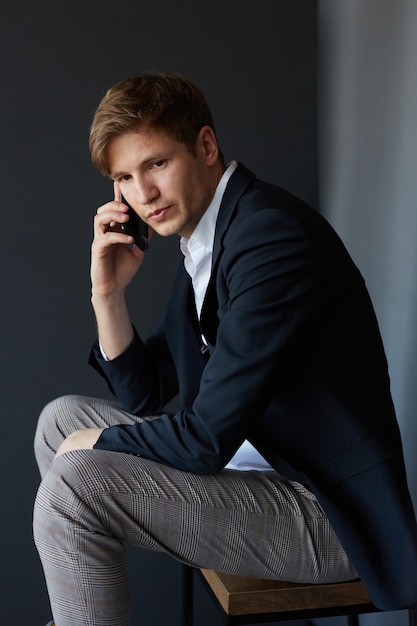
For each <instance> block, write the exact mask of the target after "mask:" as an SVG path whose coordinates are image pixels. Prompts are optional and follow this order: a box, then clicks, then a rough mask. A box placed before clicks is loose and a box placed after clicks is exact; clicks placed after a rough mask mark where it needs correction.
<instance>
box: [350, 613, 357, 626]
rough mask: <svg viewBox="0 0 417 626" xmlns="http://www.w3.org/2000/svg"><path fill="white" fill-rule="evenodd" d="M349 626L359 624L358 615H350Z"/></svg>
mask: <svg viewBox="0 0 417 626" xmlns="http://www.w3.org/2000/svg"><path fill="white" fill-rule="evenodd" d="M347 619H348V626H359V618H358V616H357V615H348V616H347Z"/></svg>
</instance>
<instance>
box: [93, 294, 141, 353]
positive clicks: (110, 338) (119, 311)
mask: <svg viewBox="0 0 417 626" xmlns="http://www.w3.org/2000/svg"><path fill="white" fill-rule="evenodd" d="M91 303H92V305H93V309H94V313H95V316H96V322H97V330H98V337H99V341H100V345H101V347H102V349H103V350H104V352H105V354H106V356H107V358H108V359H109V360H112V359H115V358H116V357H118V356H119V355H120V354H122V353H123V352H124V351H125V350H126V349H127V348H128V347H129V345H130V344H131V343H132V341H133V337H134V331H133V328H132V323H131V320H130V315H129V311H128V308H127V303H126V299H125V294H124V290H120V291H118V292H117V293H112V294H111V295H107V296H103V295H101V294H97V293H95V292H94V290H93V293H92V297H91Z"/></svg>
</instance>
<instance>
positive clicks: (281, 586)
mask: <svg viewBox="0 0 417 626" xmlns="http://www.w3.org/2000/svg"><path fill="white" fill-rule="evenodd" d="M201 573H202V575H203V576H204V578H205V580H206V581H207V583H208V585H209V586H210V589H211V591H212V592H213V593H214V595H215V597H216V598H217V600H218V602H219V604H220V606H221V607H222V608H223V611H224V612H225V613H226V614H227V615H254V614H258V613H284V612H285V613H287V612H292V611H307V610H310V611H313V610H314V609H318V610H320V611H322V610H323V609H334V608H335V607H340V608H343V610H344V609H347V608H349V607H352V606H354V607H355V610H356V608H357V607H358V606H361V607H363V608H364V609H365V608H369V609H372V610H376V608H375V607H374V605H373V604H372V602H371V600H370V598H369V595H368V592H367V591H366V588H365V585H364V584H363V583H362V582H361V581H359V580H355V581H353V582H347V583H335V584H326V585H300V584H295V583H288V582H280V581H276V580H261V579H257V578H243V577H240V576H230V575H228V574H220V573H217V572H213V570H206V569H202V570H201Z"/></svg>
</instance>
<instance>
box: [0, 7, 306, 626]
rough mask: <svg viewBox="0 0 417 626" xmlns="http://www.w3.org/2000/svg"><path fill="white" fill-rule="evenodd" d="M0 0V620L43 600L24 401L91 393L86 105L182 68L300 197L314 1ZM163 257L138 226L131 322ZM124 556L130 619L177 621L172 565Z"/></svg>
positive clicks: (145, 316) (99, 198)
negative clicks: (132, 79)
mask: <svg viewBox="0 0 417 626" xmlns="http://www.w3.org/2000/svg"><path fill="white" fill-rule="evenodd" d="M3 4H4V6H2V11H1V13H2V15H1V20H0V79H1V97H0V107H1V111H0V124H1V135H0V137H1V144H0V145H1V172H2V175H1V191H0V195H1V207H2V210H1V216H2V217H1V228H0V250H1V260H2V276H1V288H2V306H1V309H0V315H1V320H0V332H1V350H2V353H1V367H2V374H1V377H0V385H1V419H2V437H1V441H0V463H1V468H0V481H1V482H0V488H1V494H2V505H1V507H2V509H1V516H0V529H1V531H0V537H1V539H2V551H1V557H2V558H1V563H2V566H1V567H2V577H1V578H2V583H1V587H0V620H1V623H4V624H6V623H19V624H33V625H35V624H40V625H42V624H44V623H45V622H46V621H47V619H48V618H49V608H48V600H47V595H46V590H45V586H44V580H43V574H42V571H41V568H40V565H39V562H38V558H37V554H36V552H35V549H34V547H33V543H32V531H31V516H32V504H33V499H34V495H35V491H36V488H37V485H38V474H37V469H36V466H35V461H34V458H33V452H32V440H33V433H34V429H35V425H36V420H37V416H38V414H39V411H40V410H41V408H42V406H43V405H44V404H45V403H46V402H48V401H49V400H51V399H52V398H54V397H56V396H58V395H61V394H64V393H83V394H92V395H107V392H106V389H105V388H104V385H103V383H102V382H101V381H100V380H99V379H98V377H97V376H96V375H95V373H94V372H92V371H90V370H89V368H88V366H87V364H86V357H87V354H88V351H89V346H90V343H91V340H92V339H93V336H94V320H93V316H92V313H91V309H90V302H89V298H90V294H89V288H90V286H89V247H90V242H91V237H92V216H93V214H94V212H95V209H96V207H97V206H98V205H99V204H101V203H102V202H103V201H105V200H107V199H109V198H110V197H111V186H110V184H109V182H108V181H105V180H104V179H102V177H101V176H100V175H99V174H97V173H96V172H95V171H94V170H93V168H92V166H91V165H90V162H89V155H88V150H87V134H88V127H89V123H90V120H91V115H92V112H93V111H94V108H95V107H96V105H97V103H98V100H99V98H100V97H101V95H102V94H103V93H104V91H105V90H106V89H107V87H109V86H110V85H111V84H112V83H114V82H116V81H117V80H120V79H121V78H124V77H125V76H126V75H128V74H130V73H132V72H136V71H140V70H144V69H148V68H150V67H153V68H158V69H169V70H175V71H179V72H182V73H184V74H186V75H188V76H189V77H190V78H192V79H194V80H195V81H196V82H197V83H198V84H199V85H200V86H201V87H202V88H203V90H204V91H205V93H206V95H207V97H208V99H209V101H210V102H211V103H212V107H213V111H214V114H215V117H216V119H217V130H218V134H219V138H220V140H221V143H222V147H223V150H224V152H225V154H226V157H227V158H237V159H239V160H242V161H243V162H245V163H246V164H247V165H248V166H249V167H250V168H252V169H254V170H255V171H256V173H257V174H258V175H259V176H262V177H264V178H268V179H270V180H271V181H274V182H276V183H278V184H281V185H282V186H284V187H287V188H288V189H290V190H291V191H293V192H295V193H297V194H298V195H300V196H301V197H303V198H304V199H306V200H307V201H310V202H311V203H312V204H316V201H317V181H316V130H315V120H316V102H315V91H316V2H314V1H311V0H260V1H259V2H256V3H254V2H249V1H246V0H244V1H242V0H236V1H230V2H224V1H223V0H210V1H200V2H198V1H197V2H196V1H195V0H193V1H191V0H176V1H175V2H173V1H172V0H161V1H160V2H157V3H149V2H146V3H145V2H138V1H136V2H133V0H114V1H113V0H61V1H57V0H39V1H38V2H36V3H34V2H30V1H28V0H23V1H19V0H18V1H17V2H13V3H7V5H6V3H3ZM177 257H178V252H177V241H176V240H175V239H171V240H166V241H163V240H160V239H156V240H153V242H152V251H151V252H150V253H149V257H148V260H147V266H146V268H145V269H144V271H143V273H142V276H141V277H140V279H138V280H137V283H136V285H137V286H136V289H134V294H133V293H132V297H131V300H132V308H133V310H134V312H135V321H136V322H137V325H138V327H139V328H140V329H141V331H142V332H144V333H146V332H147V330H148V329H149V327H150V326H151V324H152V321H153V319H154V318H155V317H156V316H157V313H158V311H159V309H160V308H161V307H162V306H163V303H164V301H165V297H166V287H167V284H168V283H169V281H170V279H171V276H172V272H173V269H174V266H175V264H176V258H177ZM139 312H140V317H139ZM129 560H130V561H131V562H132V572H133V576H132V582H133V585H132V586H133V588H134V591H135V593H134V595H135V610H136V614H138V612H139V611H138V609H139V606H140V614H141V616H142V622H141V623H146V624H147V625H148V626H152V625H153V624H155V625H156V624H160V623H167V624H168V623H169V624H172V625H175V624H178V623H179V622H178V607H179V600H178V592H179V582H178V566H177V565H176V564H175V563H173V562H171V561H169V559H167V557H161V556H160V555H159V556H158V555H148V554H146V553H142V552H140V551H136V552H135V553H134V554H133V555H130V553H129ZM162 566H163V567H164V569H166V572H167V573H166V574H165V575H164V576H162V577H161V575H160V570H161V567H162ZM161 598H165V600H162V601H161ZM152 611H154V613H153V614H152ZM205 619H206V620H208V622H207V623H213V622H211V621H210V620H211V618H209V617H206V618H205ZM201 625H202V626H203V620H202V621H201Z"/></svg>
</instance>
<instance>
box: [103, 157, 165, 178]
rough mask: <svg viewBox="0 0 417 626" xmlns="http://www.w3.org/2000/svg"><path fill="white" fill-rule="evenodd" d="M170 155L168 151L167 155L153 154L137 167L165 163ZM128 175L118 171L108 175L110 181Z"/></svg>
mask: <svg viewBox="0 0 417 626" xmlns="http://www.w3.org/2000/svg"><path fill="white" fill-rule="evenodd" d="M171 154H172V151H170V152H169V153H167V152H162V153H156V154H153V155H151V156H149V157H148V158H147V159H144V160H143V161H141V162H140V163H139V165H137V167H143V166H145V167H146V166H147V165H149V164H150V163H152V161H153V162H156V161H165V160H167V159H169V158H170V156H171ZM129 175H130V174H129V173H128V172H125V171H124V170H120V171H119V172H110V173H109V177H110V178H112V179H116V178H119V177H120V176H129Z"/></svg>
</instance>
